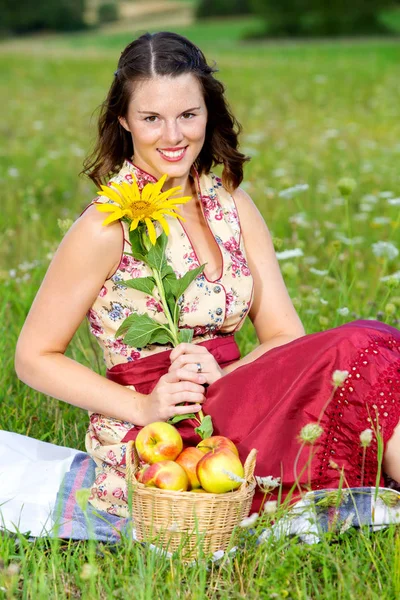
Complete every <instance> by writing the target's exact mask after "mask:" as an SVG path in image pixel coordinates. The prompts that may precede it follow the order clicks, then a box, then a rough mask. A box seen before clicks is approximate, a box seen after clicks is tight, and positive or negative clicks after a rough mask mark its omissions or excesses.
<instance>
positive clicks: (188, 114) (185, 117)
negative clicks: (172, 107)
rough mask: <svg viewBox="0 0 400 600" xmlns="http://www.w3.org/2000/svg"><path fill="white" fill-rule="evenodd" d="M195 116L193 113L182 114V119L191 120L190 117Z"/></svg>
mask: <svg viewBox="0 0 400 600" xmlns="http://www.w3.org/2000/svg"><path fill="white" fill-rule="evenodd" d="M195 116H196V115H194V114H193V113H183V115H182V117H183V118H184V119H191V118H192V117H195Z"/></svg>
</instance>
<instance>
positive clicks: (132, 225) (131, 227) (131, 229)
mask: <svg viewBox="0 0 400 600" xmlns="http://www.w3.org/2000/svg"><path fill="white" fill-rule="evenodd" d="M139 220H140V219H132V222H131V226H130V227H129V230H130V231H133V230H134V229H136V227H137V226H138V223H139Z"/></svg>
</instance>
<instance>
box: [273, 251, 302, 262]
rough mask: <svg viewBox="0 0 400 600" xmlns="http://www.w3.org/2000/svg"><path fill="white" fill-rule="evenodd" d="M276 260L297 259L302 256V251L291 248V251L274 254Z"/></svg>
mask: <svg viewBox="0 0 400 600" xmlns="http://www.w3.org/2000/svg"><path fill="white" fill-rule="evenodd" d="M275 254H276V258H277V259H278V260H286V259H287V258H297V257H299V256H303V250H302V249H301V248H293V250H282V252H275Z"/></svg>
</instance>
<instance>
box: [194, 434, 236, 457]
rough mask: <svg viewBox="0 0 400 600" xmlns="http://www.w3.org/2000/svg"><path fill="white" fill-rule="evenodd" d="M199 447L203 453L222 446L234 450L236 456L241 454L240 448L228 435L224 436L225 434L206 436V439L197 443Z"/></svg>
mask: <svg viewBox="0 0 400 600" xmlns="http://www.w3.org/2000/svg"><path fill="white" fill-rule="evenodd" d="M197 448H198V449H199V450H201V451H202V452H203V454H206V453H207V452H210V450H220V449H222V448H227V449H228V450H231V451H232V452H234V453H235V454H236V456H239V452H238V449H237V448H236V446H235V444H234V443H233V442H232V440H230V439H229V438H227V437H224V436H223V435H213V436H212V437H209V438H206V439H205V440H201V442H199V443H198V444H197Z"/></svg>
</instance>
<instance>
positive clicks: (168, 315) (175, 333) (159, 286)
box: [152, 269, 179, 346]
mask: <svg viewBox="0 0 400 600" xmlns="http://www.w3.org/2000/svg"><path fill="white" fill-rule="evenodd" d="M152 273H153V276H154V279H155V282H156V286H157V289H158V292H159V294H160V298H161V304H162V307H163V310H164V314H165V316H166V318H167V321H168V325H169V329H170V331H171V335H172V338H173V345H174V346H177V345H178V344H179V340H178V328H177V326H176V325H175V323H174V321H173V319H172V317H171V313H170V312H169V307H168V304H167V300H166V298H165V291H164V286H163V284H162V280H161V274H160V272H159V271H157V270H156V269H152Z"/></svg>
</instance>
